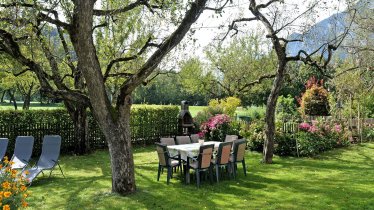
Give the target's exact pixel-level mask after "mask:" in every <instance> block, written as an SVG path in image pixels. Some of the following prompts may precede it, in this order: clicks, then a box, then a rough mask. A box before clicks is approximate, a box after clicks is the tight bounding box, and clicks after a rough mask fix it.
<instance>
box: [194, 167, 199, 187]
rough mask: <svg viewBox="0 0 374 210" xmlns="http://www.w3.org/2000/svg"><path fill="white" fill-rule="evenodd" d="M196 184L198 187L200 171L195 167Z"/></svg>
mask: <svg viewBox="0 0 374 210" xmlns="http://www.w3.org/2000/svg"><path fill="white" fill-rule="evenodd" d="M195 172H196V185H197V188H199V187H200V171H199V169H196V171H195Z"/></svg>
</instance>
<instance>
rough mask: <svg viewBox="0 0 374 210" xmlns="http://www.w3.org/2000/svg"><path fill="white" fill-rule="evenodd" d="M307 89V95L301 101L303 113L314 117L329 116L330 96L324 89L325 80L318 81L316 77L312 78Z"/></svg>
mask: <svg viewBox="0 0 374 210" xmlns="http://www.w3.org/2000/svg"><path fill="white" fill-rule="evenodd" d="M305 87H306V90H305V93H304V94H303V95H302V96H301V99H300V101H299V102H300V110H301V113H302V114H305V115H312V116H327V115H329V109H330V106H329V99H328V96H329V94H328V92H327V90H326V89H325V88H324V87H323V80H320V81H318V80H317V79H316V78H315V77H312V78H310V79H309V80H308V82H307V84H306V85H305Z"/></svg>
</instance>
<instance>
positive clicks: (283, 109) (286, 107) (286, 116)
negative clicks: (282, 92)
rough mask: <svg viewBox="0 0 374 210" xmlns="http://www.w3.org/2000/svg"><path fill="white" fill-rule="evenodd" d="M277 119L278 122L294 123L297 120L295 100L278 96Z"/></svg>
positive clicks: (289, 96)
mask: <svg viewBox="0 0 374 210" xmlns="http://www.w3.org/2000/svg"><path fill="white" fill-rule="evenodd" d="M276 114H277V119H278V120H280V121H283V122H284V121H294V120H296V119H298V118H299V115H300V114H299V112H298V111H297V108H296V104H295V99H294V98H293V97H292V96H291V95H288V96H287V97H284V96H280V97H279V98H278V102H277V108H276Z"/></svg>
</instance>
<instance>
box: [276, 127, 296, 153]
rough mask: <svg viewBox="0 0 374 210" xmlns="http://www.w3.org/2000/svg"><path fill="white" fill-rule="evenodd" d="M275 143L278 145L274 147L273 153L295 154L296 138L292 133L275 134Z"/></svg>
mask: <svg viewBox="0 0 374 210" xmlns="http://www.w3.org/2000/svg"><path fill="white" fill-rule="evenodd" d="M275 143H276V144H278V146H277V147H276V148H275V151H274V153H275V154H277V155H279V156H296V155H297V153H296V151H297V150H296V140H295V138H294V135H293V134H289V133H280V132H277V133H276V134H275Z"/></svg>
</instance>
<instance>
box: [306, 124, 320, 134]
mask: <svg viewBox="0 0 374 210" xmlns="http://www.w3.org/2000/svg"><path fill="white" fill-rule="evenodd" d="M308 132H311V133H317V132H318V128H317V126H315V125H312V126H310V127H309V130H308Z"/></svg>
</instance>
